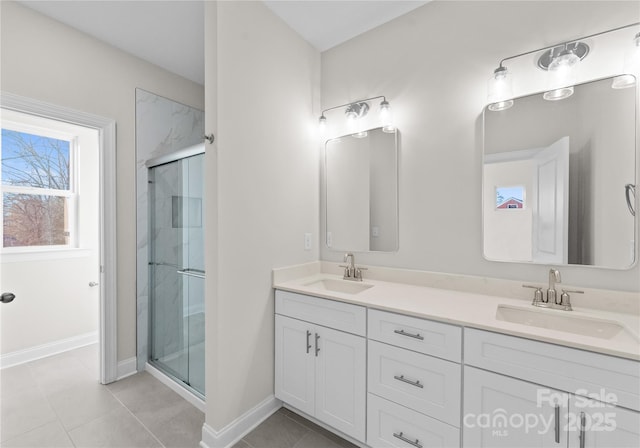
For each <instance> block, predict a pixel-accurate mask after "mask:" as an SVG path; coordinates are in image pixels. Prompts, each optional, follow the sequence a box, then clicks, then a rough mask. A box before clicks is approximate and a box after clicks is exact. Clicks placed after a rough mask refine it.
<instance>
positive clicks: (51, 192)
mask: <svg viewBox="0 0 640 448" xmlns="http://www.w3.org/2000/svg"><path fill="white" fill-rule="evenodd" d="M0 128H1V129H6V130H9V131H14V132H21V133H26V134H31V135H37V136H40V137H46V138H53V139H56V140H63V141H66V142H68V143H69V189H68V190H58V189H55V188H39V187H26V186H21V185H4V184H3V183H2V170H1V169H0V195H1V196H2V198H3V201H2V204H0V210H1V211H2V213H0V253H2V254H5V255H9V254H23V253H37V252H54V251H67V250H73V249H77V248H78V247H79V246H78V242H79V238H78V220H79V215H78V154H79V151H78V138H77V136H75V135H73V134H71V133H67V132H61V131H58V130H54V129H49V128H46V127H42V126H34V125H30V124H25V123H20V122H18V121H13V120H2V126H0ZM1 160H2V145H1V144H0V161H1ZM5 193H11V194H29V195H40V196H55V197H64V198H66V200H67V206H68V210H67V213H68V221H67V231H68V232H69V239H68V243H67V244H55V245H40V246H11V247H4V209H3V207H4V194H5Z"/></svg>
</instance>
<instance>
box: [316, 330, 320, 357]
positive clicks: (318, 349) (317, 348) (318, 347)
mask: <svg viewBox="0 0 640 448" xmlns="http://www.w3.org/2000/svg"><path fill="white" fill-rule="evenodd" d="M319 339H320V335H319V334H318V333H316V358H317V357H318V352H319V351H320V345H319V344H318V340H319Z"/></svg>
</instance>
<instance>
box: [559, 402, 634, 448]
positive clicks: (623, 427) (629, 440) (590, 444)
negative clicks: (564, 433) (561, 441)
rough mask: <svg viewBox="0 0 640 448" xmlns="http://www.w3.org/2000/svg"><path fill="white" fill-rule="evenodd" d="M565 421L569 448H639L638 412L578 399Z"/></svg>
mask: <svg viewBox="0 0 640 448" xmlns="http://www.w3.org/2000/svg"><path fill="white" fill-rule="evenodd" d="M573 399H574V403H575V405H574V406H572V409H573V412H572V413H571V415H570V418H569V448H637V447H640V413H638V412H635V411H630V410H628V409H623V408H618V407H615V406H605V405H603V404H602V403H600V402H596V401H594V400H588V399H585V398H581V397H573Z"/></svg>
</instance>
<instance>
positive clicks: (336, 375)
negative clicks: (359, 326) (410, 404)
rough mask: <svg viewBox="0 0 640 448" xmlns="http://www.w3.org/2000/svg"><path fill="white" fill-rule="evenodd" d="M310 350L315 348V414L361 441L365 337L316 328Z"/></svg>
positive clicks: (364, 416)
mask: <svg viewBox="0 0 640 448" xmlns="http://www.w3.org/2000/svg"><path fill="white" fill-rule="evenodd" d="M316 344H317V346H316ZM314 349H317V350H318V352H317V357H316V406H315V417H316V418H317V419H318V420H320V421H322V422H324V423H326V424H328V425H330V426H332V427H333V428H335V429H337V430H339V431H342V432H343V433H345V434H347V435H349V436H351V437H353V438H354V439H356V440H360V441H363V442H364V440H365V418H366V340H365V339H364V338H362V337H359V336H354V335H352V334H348V333H343V332H341V331H336V330H332V329H329V328H324V327H317V339H316V334H314Z"/></svg>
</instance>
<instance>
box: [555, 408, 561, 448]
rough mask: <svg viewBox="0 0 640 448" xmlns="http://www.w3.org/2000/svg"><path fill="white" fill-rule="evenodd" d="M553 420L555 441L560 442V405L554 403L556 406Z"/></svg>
mask: <svg viewBox="0 0 640 448" xmlns="http://www.w3.org/2000/svg"><path fill="white" fill-rule="evenodd" d="M555 420H556V428H555V429H556V430H555V436H556V443H560V406H559V405H556V408H555Z"/></svg>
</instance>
